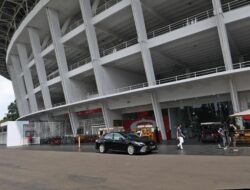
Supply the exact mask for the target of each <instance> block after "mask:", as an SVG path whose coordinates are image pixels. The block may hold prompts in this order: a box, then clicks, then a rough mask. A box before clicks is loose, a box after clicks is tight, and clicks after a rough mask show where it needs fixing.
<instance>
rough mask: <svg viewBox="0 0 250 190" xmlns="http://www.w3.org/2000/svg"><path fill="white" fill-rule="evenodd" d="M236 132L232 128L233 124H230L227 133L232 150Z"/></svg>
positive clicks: (233, 127) (234, 145)
mask: <svg viewBox="0 0 250 190" xmlns="http://www.w3.org/2000/svg"><path fill="white" fill-rule="evenodd" d="M236 131H237V128H236V127H235V126H234V124H232V123H231V124H230V125H229V129H228V132H229V145H230V146H231V147H233V148H235V147H236Z"/></svg>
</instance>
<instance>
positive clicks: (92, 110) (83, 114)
mask: <svg viewBox="0 0 250 190" xmlns="http://www.w3.org/2000/svg"><path fill="white" fill-rule="evenodd" d="M101 112H102V109H101V108H96V109H91V110H85V111H80V112H76V114H77V115H78V116H85V115H90V114H92V113H101Z"/></svg>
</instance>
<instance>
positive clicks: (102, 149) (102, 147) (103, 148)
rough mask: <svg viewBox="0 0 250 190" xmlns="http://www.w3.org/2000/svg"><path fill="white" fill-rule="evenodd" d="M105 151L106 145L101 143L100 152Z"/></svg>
mask: <svg viewBox="0 0 250 190" xmlns="http://www.w3.org/2000/svg"><path fill="white" fill-rule="evenodd" d="M105 151H106V149H105V146H104V145H103V144H101V145H100V146H99V152H100V153H105Z"/></svg>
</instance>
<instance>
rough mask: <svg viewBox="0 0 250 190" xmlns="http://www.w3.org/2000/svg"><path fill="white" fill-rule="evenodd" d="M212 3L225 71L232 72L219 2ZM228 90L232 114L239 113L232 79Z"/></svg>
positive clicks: (217, 0) (230, 57)
mask: <svg viewBox="0 0 250 190" xmlns="http://www.w3.org/2000/svg"><path fill="white" fill-rule="evenodd" d="M212 3H213V9H214V15H215V18H216V24H217V29H218V34H219V39H220V45H221V50H222V55H223V59H224V64H225V67H226V70H232V69H233V61H232V55H231V51H230V46H229V41H228V35H227V29H226V25H225V22H224V16H223V10H222V6H221V1H220V0H212ZM229 88H230V95H231V101H232V104H233V110H234V112H236V111H237V110H238V111H239V99H238V92H237V88H236V86H235V82H234V79H233V78H230V79H229Z"/></svg>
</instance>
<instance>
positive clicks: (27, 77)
mask: <svg viewBox="0 0 250 190" xmlns="http://www.w3.org/2000/svg"><path fill="white" fill-rule="evenodd" d="M17 51H18V55H19V58H20V62H21V65H22V69H23V74H24V81H25V84H26V87H27V91H28V97H29V101H30V106H31V112H36V111H38V106H37V101H36V97H35V94H34V93H33V90H34V85H33V81H32V77H31V72H30V69H29V67H28V63H29V61H28V55H27V49H26V47H25V45H24V44H17Z"/></svg>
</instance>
